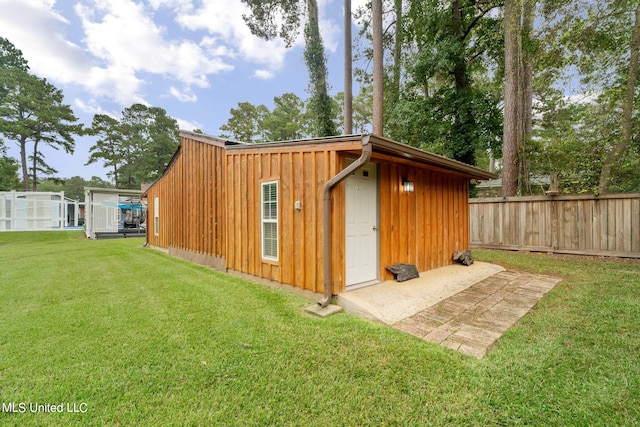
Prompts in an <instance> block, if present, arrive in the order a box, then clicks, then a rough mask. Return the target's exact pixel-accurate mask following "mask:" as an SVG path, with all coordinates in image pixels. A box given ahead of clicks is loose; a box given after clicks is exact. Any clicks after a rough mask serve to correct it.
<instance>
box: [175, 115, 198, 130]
mask: <svg viewBox="0 0 640 427" xmlns="http://www.w3.org/2000/svg"><path fill="white" fill-rule="evenodd" d="M174 118H175V117H174ZM175 119H176V122H178V127H179V128H180V129H181V130H188V131H193V130H195V129H200V130H202V125H201V124H200V123H197V122H190V121H189V120H184V119H178V118H175Z"/></svg>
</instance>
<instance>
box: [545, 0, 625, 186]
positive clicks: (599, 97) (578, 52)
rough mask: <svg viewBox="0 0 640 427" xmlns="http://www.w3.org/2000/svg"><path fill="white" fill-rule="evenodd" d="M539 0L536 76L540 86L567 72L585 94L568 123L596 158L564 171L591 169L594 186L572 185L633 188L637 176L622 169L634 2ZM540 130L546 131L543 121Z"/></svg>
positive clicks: (579, 172) (587, 171) (557, 80)
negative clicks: (540, 49) (540, 53)
mask: <svg viewBox="0 0 640 427" xmlns="http://www.w3.org/2000/svg"><path fill="white" fill-rule="evenodd" d="M541 5H542V7H541V9H540V11H541V14H542V17H543V18H544V19H543V20H541V22H544V23H545V25H543V26H542V28H541V31H540V38H539V43H540V44H541V45H542V46H543V48H544V49H543V50H544V52H545V55H544V56H543V57H540V59H541V62H542V66H541V67H540V68H538V69H536V76H537V77H538V76H543V77H544V80H545V83H546V84H547V86H550V85H551V84H555V85H556V86H560V85H561V84H562V83H563V81H564V82H566V81H568V80H569V79H571V85H572V86H575V85H576V82H578V84H579V85H580V86H579V89H578V90H574V92H578V93H582V94H584V96H585V97H588V100H589V101H588V104H587V105H585V106H583V107H581V109H583V110H584V111H585V112H584V114H581V115H578V116H576V117H575V118H574V119H573V124H572V126H573V127H575V128H576V129H579V130H580V132H576V138H580V139H581V140H580V146H581V147H582V149H584V150H588V151H589V152H590V153H598V157H593V158H591V161H590V163H587V164H585V165H583V167H585V168H587V169H583V170H576V171H572V176H589V177H592V176H593V175H594V174H595V175H598V177H599V178H598V179H597V180H596V182H595V185H594V183H593V180H592V179H591V178H589V180H586V181H585V183H584V185H581V187H582V188H583V189H582V190H580V191H587V190H588V191H597V192H600V193H605V192H608V191H612V189H614V190H615V191H621V190H624V189H627V190H631V191H637V190H638V187H637V184H634V183H637V180H636V179H635V178H634V177H633V174H631V175H630V174H629V173H628V172H629V171H631V170H632V169H633V167H634V166H636V165H637V164H638V163H637V161H638V147H637V143H636V141H637V135H636V134H637V130H636V129H635V121H636V119H635V116H636V114H637V111H638V104H637V102H638V98H637V96H635V93H636V91H637V86H638V82H637V74H638V71H637V69H636V71H634V70H633V68H634V67H637V55H638V16H637V13H638V3H637V1H630V0H616V1H611V2H593V1H590V0H571V1H568V0H545V1H541ZM634 56H635V58H634ZM542 69H544V70H542ZM549 70H551V72H549ZM567 70H571V72H567ZM541 71H544V72H541ZM554 79H555V81H554ZM565 84H566V83H565ZM551 114H553V112H551ZM543 125H544V126H553V124H548V123H545V122H543ZM585 126H589V129H590V131H588V132H587V131H585V130H584V129H583V127H585ZM541 134H542V135H545V136H546V135H549V134H552V131H551V129H549V128H548V127H543V129H541ZM544 143H545V147H548V148H551V149H553V147H551V146H552V144H553V143H559V142H558V141H557V140H545V141H544ZM576 154H578V153H576ZM579 157H582V153H580V155H579ZM567 165H571V163H568V164H567ZM636 175H637V174H636ZM587 181H588V182H587ZM571 188H575V187H574V186H571Z"/></svg>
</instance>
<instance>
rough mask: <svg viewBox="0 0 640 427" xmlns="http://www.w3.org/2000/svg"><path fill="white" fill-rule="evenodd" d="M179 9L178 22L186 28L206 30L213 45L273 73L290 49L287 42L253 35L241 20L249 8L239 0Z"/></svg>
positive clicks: (207, 1) (212, 0)
mask: <svg viewBox="0 0 640 427" xmlns="http://www.w3.org/2000/svg"><path fill="white" fill-rule="evenodd" d="M185 11H186V12H185ZM176 12H177V15H176V21H177V22H178V23H179V24H180V25H182V27H183V28H185V29H190V30H206V31H207V32H208V33H209V34H210V35H211V37H207V38H205V39H203V43H206V44H207V45H208V46H209V47H210V48H213V49H216V50H222V51H223V52H225V54H227V55H231V56H233V57H239V58H242V59H244V60H246V61H249V62H257V63H258V64H260V65H262V66H264V67H266V68H267V69H269V70H270V71H272V72H273V71H277V70H278V69H280V68H281V67H282V65H283V63H284V57H285V54H286V51H287V49H286V47H285V45H284V42H282V41H281V40H271V41H265V40H262V39H260V38H258V37H256V36H254V35H253V34H251V31H250V30H249V28H248V27H247V25H246V24H245V22H244V20H243V19H242V15H243V14H246V13H247V8H246V6H245V5H244V4H243V3H242V2H241V1H240V0H222V1H221V0H203V1H202V3H201V5H200V6H199V8H197V9H191V10H188V8H185V7H182V8H181V9H179V10H176Z"/></svg>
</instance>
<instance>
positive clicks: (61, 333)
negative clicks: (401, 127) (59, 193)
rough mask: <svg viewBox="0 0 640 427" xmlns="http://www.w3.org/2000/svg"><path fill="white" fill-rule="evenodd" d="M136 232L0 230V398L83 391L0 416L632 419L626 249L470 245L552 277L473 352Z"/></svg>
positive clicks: (635, 417)
mask: <svg viewBox="0 0 640 427" xmlns="http://www.w3.org/2000/svg"><path fill="white" fill-rule="evenodd" d="M142 243H143V241H142V240H140V239H123V240H105V241H89V240H85V239H83V238H82V234H81V233H77V232H46V233H0V265H1V266H2V268H1V269H0V307H1V309H0V402H2V403H5V404H6V403H9V402H15V403H16V404H18V403H26V404H27V405H28V404H29V403H39V404H50V405H58V404H60V403H63V404H65V405H66V404H67V403H68V404H70V405H73V404H76V405H77V406H76V407H78V408H79V407H80V406H79V405H81V404H85V405H86V406H82V407H81V408H82V409H83V410H86V412H77V413H73V412H63V413H51V412H48V413H47V412H37V413H31V412H30V411H29V407H28V406H27V411H26V412H25V413H7V412H2V413H0V424H2V425H36V426H37V425H243V426H244V425H267V424H269V425H301V426H308V425H322V426H328V425H349V426H352V425H375V426H378V425H402V426H405V425H603V426H604V425H607V426H610V425H634V424H637V423H639V422H640V409H639V408H640V323H639V319H640V296H639V295H640V263H637V262H623V261H615V260H601V259H590V258H578V257H576V258H571V257H552V256H546V255H533V254H516V253H507V252H490V251H476V252H475V256H476V259H479V260H483V261H489V262H495V263H498V264H502V265H504V266H506V267H508V268H515V269H525V270H529V271H534V272H538V273H544V274H552V275H559V276H561V277H563V279H564V281H563V282H562V283H561V284H560V285H558V286H557V287H556V288H555V289H554V290H553V291H552V292H551V293H550V294H549V295H548V296H547V297H545V298H544V299H543V300H542V301H541V302H540V303H539V304H538V305H537V306H536V308H535V309H534V310H533V311H532V312H531V313H530V314H529V315H527V316H525V317H524V318H523V319H522V320H521V321H520V322H519V323H518V325H517V326H516V327H514V328H512V329H511V330H510V331H509V332H507V334H505V336H504V337H503V338H501V339H500V340H499V342H498V344H497V345H496V346H495V347H494V348H493V349H492V350H491V351H490V353H489V355H488V356H487V357H486V358H485V359H483V360H480V361H478V360H476V359H474V358H471V357H466V356H463V355H461V354H459V353H456V352H453V351H450V350H447V349H445V348H442V347H440V346H438V345H435V344H432V343H429V342H424V341H421V340H418V339H416V338H414V337H412V336H409V335H407V334H404V333H402V332H399V331H395V330H393V329H391V328H388V327H385V326H382V325H379V324H375V323H372V322H368V321H365V320H362V319H359V318H357V317H354V316H351V315H349V314H339V315H336V316H332V317H330V318H328V319H319V318H315V317H313V316H310V315H308V314H306V313H305V312H304V311H303V310H302V308H303V307H304V306H306V305H308V304H309V301H307V300H305V299H304V298H301V297H299V296H297V295H294V294H290V293H287V292H285V291H282V290H279V289H272V288H268V287H265V286H262V285H258V284H254V283H250V282H247V281H244V280H241V279H238V278H235V277H232V276H228V275H224V274H221V273H217V272H214V271H212V270H209V269H206V268H204V267H200V266H197V265H193V264H190V263H187V262H184V261H181V260H178V259H174V258H171V257H169V256H167V255H165V254H163V253H160V252H158V251H155V250H153V249H147V248H142V247H141V244H142ZM71 407H73V406H71ZM65 409H66V406H65Z"/></svg>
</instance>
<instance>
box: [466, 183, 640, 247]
mask: <svg viewBox="0 0 640 427" xmlns="http://www.w3.org/2000/svg"><path fill="white" fill-rule="evenodd" d="M470 207H471V211H470V224H471V243H472V244H473V245H475V246H478V247H495V248H505V249H524V250H534V251H548V252H565V253H578V254H593V255H612V256H627V257H636V258H640V194H637V193H633V194H610V195H602V196H599V197H593V196H532V197H509V198H506V199H502V198H485V199H471V200H470Z"/></svg>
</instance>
